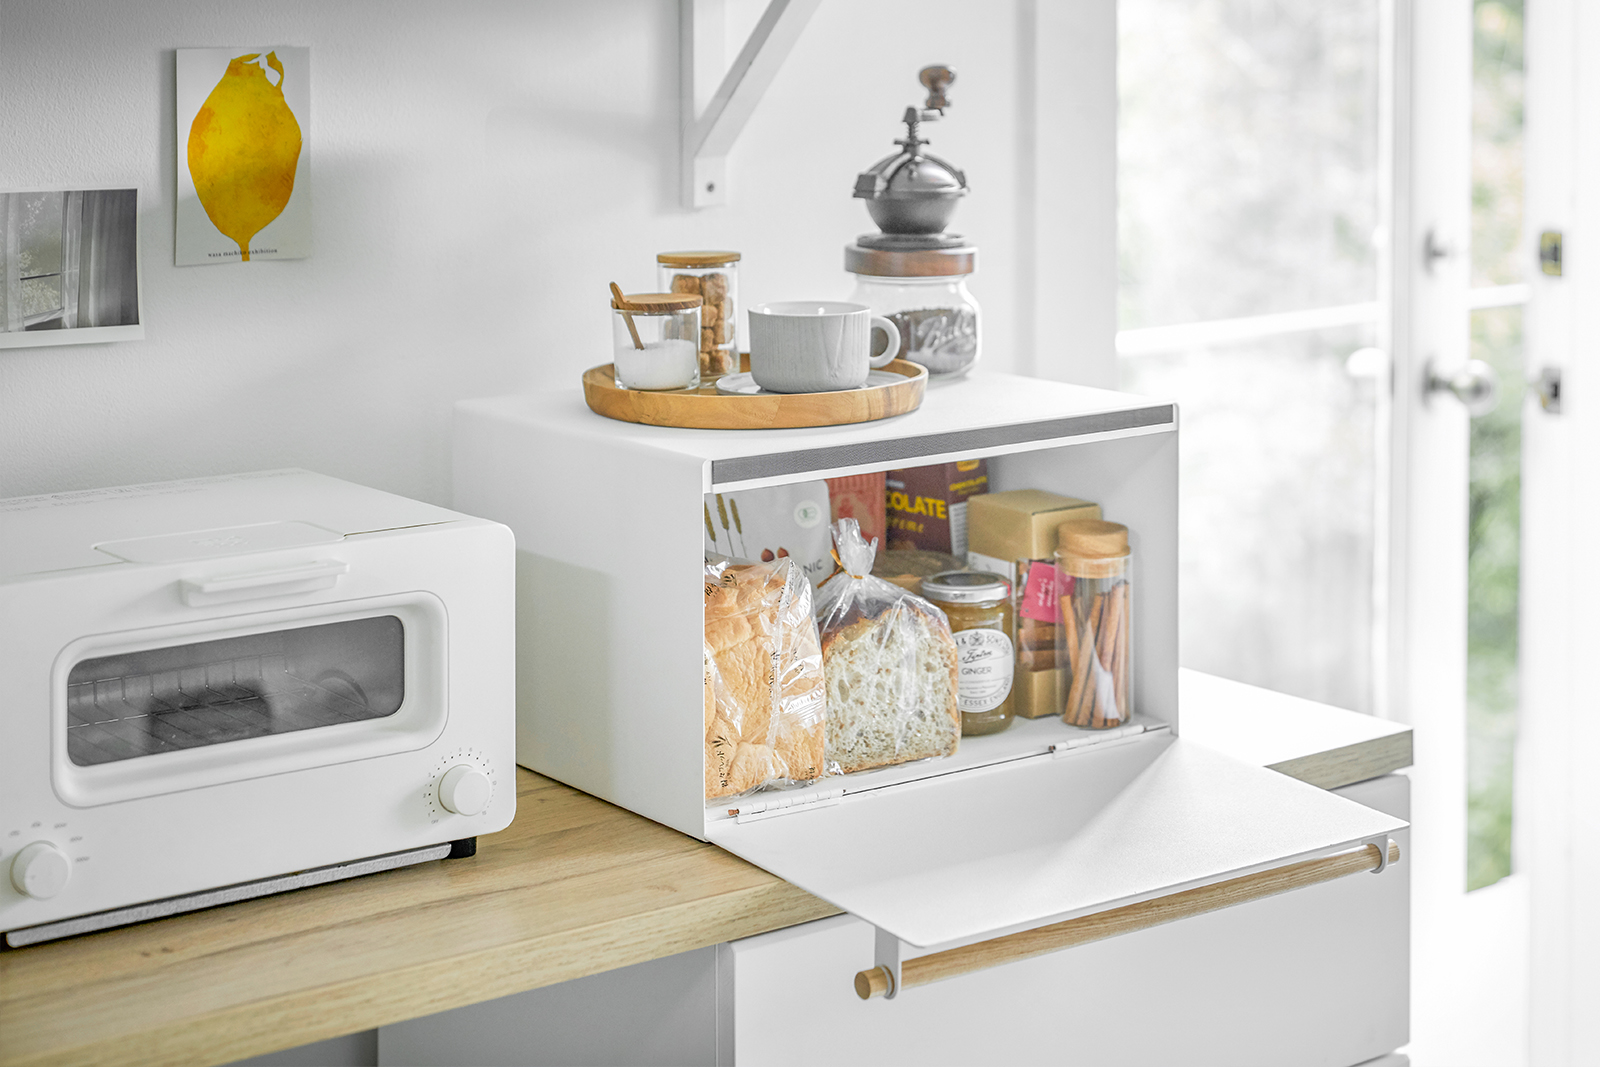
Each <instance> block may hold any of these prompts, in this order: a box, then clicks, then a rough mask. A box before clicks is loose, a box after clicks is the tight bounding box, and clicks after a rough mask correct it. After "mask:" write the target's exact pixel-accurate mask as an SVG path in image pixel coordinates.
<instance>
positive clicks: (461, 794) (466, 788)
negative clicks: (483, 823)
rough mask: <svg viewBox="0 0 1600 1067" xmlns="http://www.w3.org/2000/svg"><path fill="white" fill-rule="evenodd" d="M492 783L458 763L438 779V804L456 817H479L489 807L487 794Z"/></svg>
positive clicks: (473, 768) (470, 768) (482, 775)
mask: <svg viewBox="0 0 1600 1067" xmlns="http://www.w3.org/2000/svg"><path fill="white" fill-rule="evenodd" d="M492 792H494V783H493V782H491V781H489V776H488V775H487V774H484V773H483V772H482V771H480V770H479V769H478V768H476V767H473V766H471V765H470V764H466V763H460V764H457V765H456V766H454V767H451V768H450V769H449V770H448V771H445V772H444V777H443V778H441V779H439V803H441V804H443V805H444V807H445V810H446V811H453V812H455V813H456V814H457V815H479V814H482V812H483V810H484V809H485V808H487V807H488V806H489V794H490V793H492Z"/></svg>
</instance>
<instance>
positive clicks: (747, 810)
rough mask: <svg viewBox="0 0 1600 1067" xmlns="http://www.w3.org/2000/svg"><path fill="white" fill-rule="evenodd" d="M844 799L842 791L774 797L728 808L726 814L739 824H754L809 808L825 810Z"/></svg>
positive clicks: (830, 790) (832, 790) (831, 790)
mask: <svg viewBox="0 0 1600 1067" xmlns="http://www.w3.org/2000/svg"><path fill="white" fill-rule="evenodd" d="M843 799H844V790H843V789H842V788H840V789H829V790H826V791H824V792H820V793H796V794H794V795H793V796H781V795H780V796H776V797H773V798H772V799H771V800H759V801H751V802H747V803H744V804H740V805H739V806H738V807H737V808H729V809H728V814H729V815H732V816H733V817H734V818H736V819H738V820H739V821H740V822H741V823H746V822H755V821H757V820H759V819H771V818H773V817H775V816H778V815H788V814H790V813H792V812H796V811H801V810H804V809H809V808H825V807H828V806H830V805H833V804H837V803H839V801H841V800H843Z"/></svg>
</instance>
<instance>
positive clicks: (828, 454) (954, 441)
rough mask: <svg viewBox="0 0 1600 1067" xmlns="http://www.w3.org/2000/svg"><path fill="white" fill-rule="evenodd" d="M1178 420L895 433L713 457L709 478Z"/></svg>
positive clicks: (1168, 408)
mask: <svg viewBox="0 0 1600 1067" xmlns="http://www.w3.org/2000/svg"><path fill="white" fill-rule="evenodd" d="M1176 421H1177V412H1176V410H1175V408H1174V406H1173V405H1171V404H1160V405H1157V406H1155V407H1148V408H1133V409H1131V410H1127V411H1103V412H1097V413H1095V414H1092V415H1072V416H1069V417H1067V418H1061V419H1046V420H1043V421H1040V422H1025V423H1020V424H1017V425H1013V426H992V427H988V428H986V429H979V430H954V431H951V432H949V433H931V434H924V435H922V436H920V437H897V438H890V439H889V440H884V441H862V442H860V443H859V444H853V445H833V446H830V447H828V448H806V449H800V450H798V451H795V452H771V453H768V454H766V455H761V456H737V457H734V458H732V459H714V460H712V461H711V482H712V484H713V485H726V484H728V483H729V482H742V481H748V480H753V479H756V478H777V477H783V476H785V475H790V474H806V473H809V472H811V471H825V470H837V469H838V468H840V467H856V466H868V465H878V464H885V463H898V462H902V461H905V460H914V459H919V458H921V457H924V456H936V455H942V454H948V453H951V452H982V451H983V450H985V449H989V448H999V447H1003V446H1005V445H1015V444H1023V443H1026V442H1029V441H1053V440H1062V441H1063V443H1066V439H1068V438H1073V437H1084V436H1087V435H1089V434H1097V433H1114V432H1116V431H1117V430H1133V429H1139V428H1141V427H1145V426H1164V425H1168V424H1170V423H1175V422H1176Z"/></svg>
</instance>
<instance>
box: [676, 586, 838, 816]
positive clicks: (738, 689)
mask: <svg viewBox="0 0 1600 1067" xmlns="http://www.w3.org/2000/svg"><path fill="white" fill-rule="evenodd" d="M811 607H812V600H811V583H810V582H808V581H807V580H806V577H805V574H804V573H803V571H802V570H801V568H800V566H799V565H798V564H797V562H796V561H794V560H792V559H788V558H784V559H777V560H773V561H772V562H770V563H754V564H736V563H730V562H727V561H725V560H722V561H712V560H709V559H708V560H707V561H706V628H705V720H706V762H705V772H706V798H707V799H708V800H709V799H711V798H713V797H725V796H733V795H735V794H739V793H747V792H749V791H750V790H752V789H758V788H760V787H761V786H763V785H768V784H771V783H774V782H804V781H810V780H811V779H814V778H820V777H821V776H822V773H823V721H822V717H823V710H822V709H823V704H822V701H823V689H822V651H821V649H820V648H819V647H818V642H817V624H816V619H815V617H814V616H813V614H812V610H811Z"/></svg>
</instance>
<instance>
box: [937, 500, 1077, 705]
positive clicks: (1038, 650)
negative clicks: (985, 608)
mask: <svg viewBox="0 0 1600 1067" xmlns="http://www.w3.org/2000/svg"><path fill="white" fill-rule="evenodd" d="M1100 517H1101V516H1100V505H1098V504H1091V503H1089V502H1088V501H1087V500H1077V499H1074V498H1073V497H1070V496H1060V495H1058V494H1056V493H1046V492H1044V491H1043V490H1040V489H1015V490H1012V491H1010V492H1006V493H986V494H984V495H983V496H979V497H974V498H973V499H972V500H971V501H970V502H969V503H968V506H967V527H968V544H967V566H969V567H971V568H972V569H973V570H980V571H993V572H995V573H996V574H1003V575H1005V576H1006V577H1007V578H1008V579H1010V581H1011V588H1012V606H1013V608H1014V609H1015V614H1016V620H1017V673H1016V681H1015V682H1014V683H1013V684H1014V687H1015V693H1016V703H1015V705H1014V706H1015V707H1016V712H1017V714H1018V715H1021V716H1024V717H1025V718H1029V719H1038V718H1042V717H1043V716H1045V715H1056V714H1059V713H1060V711H1061V693H1060V687H1061V684H1062V682H1063V680H1064V679H1065V676H1066V672H1065V671H1064V670H1062V669H1061V668H1060V667H1059V666H1057V664H1056V624H1055V620H1056V617H1057V613H1058V611H1059V608H1058V607H1057V597H1058V596H1059V595H1060V593H1061V590H1060V589H1059V588H1058V587H1057V583H1058V581H1059V578H1058V575H1057V573H1056V569H1055V551H1056V527H1057V526H1060V525H1061V524H1062V523H1064V522H1070V521H1072V520H1075V519H1098V518H1100Z"/></svg>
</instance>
